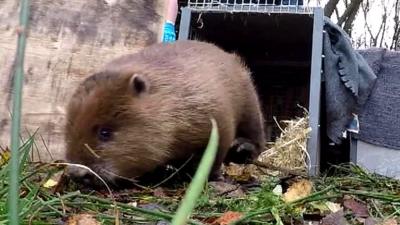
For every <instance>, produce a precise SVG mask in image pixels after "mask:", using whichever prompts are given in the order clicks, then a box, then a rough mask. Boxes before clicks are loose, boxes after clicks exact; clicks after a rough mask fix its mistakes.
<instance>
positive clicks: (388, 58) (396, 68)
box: [356, 48, 400, 150]
mask: <svg viewBox="0 0 400 225" xmlns="http://www.w3.org/2000/svg"><path fill="white" fill-rule="evenodd" d="M358 52H359V53H360V54H361V55H362V56H363V57H364V58H365V59H366V61H367V62H368V64H369V65H370V66H371V68H372V70H373V71H374V73H375V74H376V75H377V77H378V79H377V83H376V85H375V87H374V88H373V90H372V93H371V95H370V97H369V99H368V101H367V103H366V104H365V107H364V109H363V110H362V112H361V114H360V117H359V120H360V133H359V135H356V137H357V138H359V139H360V140H362V141H365V142H368V143H371V144H375V145H379V146H383V147H388V148H392V149H398V150H400V52H394V51H389V50H386V49H378V48H373V49H367V50H360V51H358Z"/></svg>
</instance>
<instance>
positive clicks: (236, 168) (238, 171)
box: [225, 163, 252, 181]
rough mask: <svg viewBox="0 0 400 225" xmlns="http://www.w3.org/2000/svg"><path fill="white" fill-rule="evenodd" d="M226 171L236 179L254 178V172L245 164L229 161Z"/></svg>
mask: <svg viewBox="0 0 400 225" xmlns="http://www.w3.org/2000/svg"><path fill="white" fill-rule="evenodd" d="M225 173H226V174H227V175H228V176H229V177H231V178H232V179H234V180H236V181H248V180H250V179H251V178H252V174H251V173H250V172H249V171H248V170H246V169H245V165H239V164H235V163H229V165H228V166H226V167H225Z"/></svg>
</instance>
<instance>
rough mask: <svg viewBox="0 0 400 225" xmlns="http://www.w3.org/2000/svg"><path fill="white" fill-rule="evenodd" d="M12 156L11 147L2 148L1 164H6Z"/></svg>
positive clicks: (0, 154) (0, 152) (0, 150)
mask: <svg viewBox="0 0 400 225" xmlns="http://www.w3.org/2000/svg"><path fill="white" fill-rule="evenodd" d="M10 158H11V151H10V149H9V148H5V149H0V166H2V165H5V164H6V163H7V162H8V161H9V160H10Z"/></svg>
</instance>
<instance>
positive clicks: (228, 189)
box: [208, 181, 245, 197]
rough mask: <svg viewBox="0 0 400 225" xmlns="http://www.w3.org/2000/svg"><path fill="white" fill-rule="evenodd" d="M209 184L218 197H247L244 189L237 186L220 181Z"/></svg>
mask: <svg viewBox="0 0 400 225" xmlns="http://www.w3.org/2000/svg"><path fill="white" fill-rule="evenodd" d="M208 184H209V185H210V186H211V187H212V188H213V190H214V192H215V194H216V195H218V196H222V195H223V196H227V197H243V196H244V195H245V193H244V191H243V190H242V188H241V187H240V186H237V185H233V184H230V183H226V182H219V181H212V182H209V183H208Z"/></svg>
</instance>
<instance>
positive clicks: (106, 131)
mask: <svg viewBox="0 0 400 225" xmlns="http://www.w3.org/2000/svg"><path fill="white" fill-rule="evenodd" d="M112 136H113V131H112V130H111V129H110V128H108V127H100V128H99V129H98V130H97V138H98V139H99V140H100V141H109V140H111V138H112Z"/></svg>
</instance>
